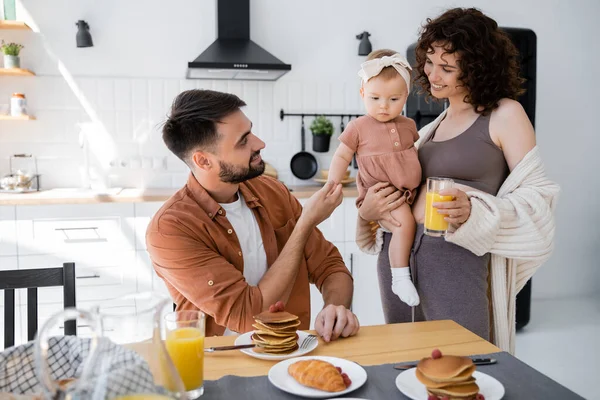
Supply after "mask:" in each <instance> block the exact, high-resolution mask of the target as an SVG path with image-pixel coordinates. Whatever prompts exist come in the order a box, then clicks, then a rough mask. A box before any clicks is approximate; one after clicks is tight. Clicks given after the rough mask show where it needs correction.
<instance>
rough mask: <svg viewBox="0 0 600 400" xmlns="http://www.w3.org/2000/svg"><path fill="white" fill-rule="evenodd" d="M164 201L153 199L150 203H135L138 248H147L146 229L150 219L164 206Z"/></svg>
mask: <svg viewBox="0 0 600 400" xmlns="http://www.w3.org/2000/svg"><path fill="white" fill-rule="evenodd" d="M163 204H164V202H162V201H153V202H148V203H136V204H135V248H136V250H146V229H147V228H148V225H149V224H150V220H151V219H152V217H153V216H154V214H156V212H157V211H158V210H159V208H161V207H162V205H163Z"/></svg>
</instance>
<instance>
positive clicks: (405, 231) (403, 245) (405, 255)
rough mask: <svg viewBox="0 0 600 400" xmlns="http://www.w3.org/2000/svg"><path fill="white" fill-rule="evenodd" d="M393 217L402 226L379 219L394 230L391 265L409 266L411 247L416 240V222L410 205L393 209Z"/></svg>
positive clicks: (387, 227) (390, 229)
mask: <svg viewBox="0 0 600 400" xmlns="http://www.w3.org/2000/svg"><path fill="white" fill-rule="evenodd" d="M391 213H392V217H394V219H395V220H396V221H398V222H400V224H401V226H394V225H392V224H390V223H389V222H387V221H383V220H382V221H379V223H380V224H381V225H382V226H383V227H384V228H385V229H387V230H389V231H390V232H392V240H391V242H390V265H391V266H392V268H397V267H408V261H409V259H410V249H411V247H412V244H413V241H414V240H415V228H416V223H415V219H414V217H413V215H412V211H411V209H410V206H409V205H408V204H406V203H404V204H402V205H401V206H400V207H398V208H396V209H395V210H392V212H391Z"/></svg>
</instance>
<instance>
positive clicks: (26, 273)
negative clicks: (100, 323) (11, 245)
mask: <svg viewBox="0 0 600 400" xmlns="http://www.w3.org/2000/svg"><path fill="white" fill-rule="evenodd" d="M50 286H62V287H63V303H64V307H65V308H66V307H75V263H72V262H70V263H64V264H63V266H62V268H43V269H20V270H11V271H0V290H4V347H5V348H7V347H11V346H13V345H14V344H15V289H27V339H28V340H33V339H34V338H35V334H36V332H37V330H38V324H37V322H38V301H37V290H38V288H40V287H50ZM76 323H77V322H76V321H67V322H66V323H65V334H66V335H76V334H77V326H76Z"/></svg>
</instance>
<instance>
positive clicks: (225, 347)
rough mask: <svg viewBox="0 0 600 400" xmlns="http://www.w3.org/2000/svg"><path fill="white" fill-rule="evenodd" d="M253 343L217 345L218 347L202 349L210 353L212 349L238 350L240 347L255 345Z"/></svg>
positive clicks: (249, 347)
mask: <svg viewBox="0 0 600 400" xmlns="http://www.w3.org/2000/svg"><path fill="white" fill-rule="evenodd" d="M255 346H256V345H255V344H240V345H237V346H219V347H207V348H205V349H204V352H205V353H212V352H214V351H224V350H240V349H251V348H252V347H255Z"/></svg>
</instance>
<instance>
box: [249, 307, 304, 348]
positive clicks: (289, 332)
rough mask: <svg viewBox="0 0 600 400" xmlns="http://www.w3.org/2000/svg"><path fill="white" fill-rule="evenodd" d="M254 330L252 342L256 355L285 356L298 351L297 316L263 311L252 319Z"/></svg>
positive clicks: (298, 322)
mask: <svg viewBox="0 0 600 400" xmlns="http://www.w3.org/2000/svg"><path fill="white" fill-rule="evenodd" d="M254 320H255V321H256V323H254V324H253V325H252V326H253V327H254V328H255V329H256V330H255V331H254V333H253V334H252V342H253V343H254V344H255V345H256V347H255V348H254V351H255V352H257V353H270V354H287V353H291V352H292V351H295V350H297V349H298V334H296V327H298V325H300V320H299V319H298V316H296V315H294V314H290V313H289V312H286V311H280V312H269V311H265V312H262V313H260V314H259V315H257V316H255V317H254Z"/></svg>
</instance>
